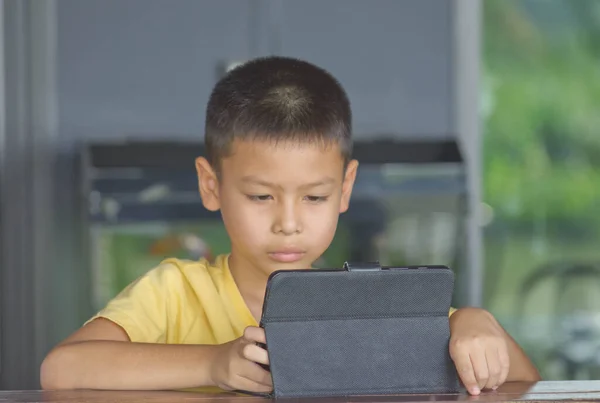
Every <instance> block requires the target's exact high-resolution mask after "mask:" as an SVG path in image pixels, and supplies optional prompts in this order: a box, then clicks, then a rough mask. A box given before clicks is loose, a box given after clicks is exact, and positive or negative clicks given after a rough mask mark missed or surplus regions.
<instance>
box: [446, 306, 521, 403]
mask: <svg viewBox="0 0 600 403" xmlns="http://www.w3.org/2000/svg"><path fill="white" fill-rule="evenodd" d="M450 356H451V357H452V360H453V361H454V364H455V365H456V369H457V371H458V375H459V377H460V379H461V380H462V382H463V384H464V385H465V387H466V388H467V390H468V391H469V393H470V394H472V395H478V394H479V393H480V392H481V390H482V389H494V390H495V389H497V388H498V387H499V386H500V385H502V384H503V383H504V382H505V381H506V378H507V376H508V372H509V368H510V360H509V354H508V344H507V341H506V338H505V337H504V330H503V329H502V327H501V326H500V324H498V322H497V321H496V319H494V317H493V316H492V315H491V314H490V313H488V312H487V311H485V310H483V309H476V308H465V309H461V310H458V311H456V312H455V313H454V314H453V315H452V316H451V317H450Z"/></svg>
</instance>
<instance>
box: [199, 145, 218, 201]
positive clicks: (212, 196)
mask: <svg viewBox="0 0 600 403" xmlns="http://www.w3.org/2000/svg"><path fill="white" fill-rule="evenodd" d="M196 172H197V173H198V187H199V189H200V197H201V198H202V204H203V205H204V207H205V208H206V209H207V210H210V211H218V210H219V209H220V208H221V203H220V202H219V182H218V179H217V175H216V173H215V171H214V170H213V169H212V167H211V166H210V164H209V162H208V160H207V159H206V158H204V157H198V158H196Z"/></svg>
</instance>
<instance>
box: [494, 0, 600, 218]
mask: <svg viewBox="0 0 600 403" xmlns="http://www.w3.org/2000/svg"><path fill="white" fill-rule="evenodd" d="M536 3H543V2H539V1H538V2H535V1H531V0H530V1H514V0H486V1H485V2H484V35H485V38H484V61H483V64H484V66H483V70H484V77H483V86H484V100H486V101H487V111H484V116H483V118H484V121H483V122H482V123H483V127H484V139H483V146H484V166H485V169H484V186H485V188H484V195H485V196H484V197H485V201H486V202H487V203H489V204H490V205H491V206H492V207H493V208H494V210H495V212H496V214H497V216H499V217H501V218H503V219H504V220H507V221H513V222H518V223H527V222H533V221H535V220H536V219H539V218H540V217H543V218H544V219H545V220H548V222H549V225H550V226H551V225H552V223H553V222H555V223H559V222H565V221H567V220H569V221H571V222H573V223H581V225H582V226H587V227H589V226H590V225H591V224H594V225H596V226H597V224H600V214H598V213H600V68H599V67H600V45H599V44H600V36H598V32H600V12H599V11H598V10H600V8H599V4H600V2H599V1H597V0H577V1H570V0H569V1H557V2H554V1H553V2H552V3H553V4H554V6H556V5H559V6H560V7H562V9H560V10H558V11H559V12H558V13H557V15H559V16H563V15H564V16H565V17H564V18H565V21H564V23H563V24H562V25H560V21H559V22H558V23H557V22H556V21H555V20H550V22H549V21H546V20H544V19H543V18H541V17H540V16H539V13H538V15H537V17H536V13H535V11H536V10H540V7H543V6H542V5H539V4H536ZM545 4H548V2H545ZM536 6H537V7H538V8H537V9H536V8H535V7H536ZM567 16H569V17H570V18H571V19H570V20H567ZM559 28H560V29H559ZM599 228H600V227H599Z"/></svg>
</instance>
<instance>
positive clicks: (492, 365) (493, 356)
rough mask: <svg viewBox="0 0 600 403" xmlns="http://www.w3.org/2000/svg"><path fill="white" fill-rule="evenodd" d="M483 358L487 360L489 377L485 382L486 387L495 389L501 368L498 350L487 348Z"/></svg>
mask: <svg viewBox="0 0 600 403" xmlns="http://www.w3.org/2000/svg"><path fill="white" fill-rule="evenodd" d="M485 359H486V361H487V368H488V374H489V378H488V381H487V383H486V384H485V388H486V389H496V388H497V387H498V382H499V380H500V375H501V372H502V369H501V367H500V357H499V356H498V350H496V349H493V350H490V349H487V350H486V351H485Z"/></svg>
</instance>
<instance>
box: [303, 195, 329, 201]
mask: <svg viewBox="0 0 600 403" xmlns="http://www.w3.org/2000/svg"><path fill="white" fill-rule="evenodd" d="M304 198H305V199H306V200H307V201H309V202H311V203H322V202H325V201H327V196H305V197H304Z"/></svg>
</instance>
